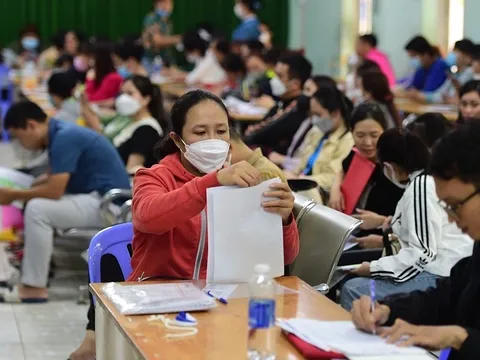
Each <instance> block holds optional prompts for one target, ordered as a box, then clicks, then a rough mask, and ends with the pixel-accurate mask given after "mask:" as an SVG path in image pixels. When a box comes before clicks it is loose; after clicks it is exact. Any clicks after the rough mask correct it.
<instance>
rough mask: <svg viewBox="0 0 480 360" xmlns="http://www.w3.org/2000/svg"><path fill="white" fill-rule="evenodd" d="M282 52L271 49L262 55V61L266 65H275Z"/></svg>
mask: <svg viewBox="0 0 480 360" xmlns="http://www.w3.org/2000/svg"><path fill="white" fill-rule="evenodd" d="M282 55H283V50H282V49H278V48H273V49H270V50H268V51H267V52H266V53H265V54H263V61H265V63H266V64H268V65H275V64H276V63H277V62H278V60H279V59H280V58H281V57H282Z"/></svg>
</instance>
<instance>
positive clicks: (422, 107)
mask: <svg viewBox="0 0 480 360" xmlns="http://www.w3.org/2000/svg"><path fill="white" fill-rule="evenodd" d="M395 105H396V106H397V109H398V110H399V111H402V112H404V113H407V114H416V115H422V114H425V113H428V112H438V113H440V114H442V115H443V116H445V118H446V119H447V120H449V121H457V118H458V110H456V108H455V107H451V106H448V107H449V108H450V109H445V110H442V111H438V110H436V109H435V106H440V107H445V106H447V105H444V104H420V103H417V102H415V101H412V100H410V99H405V98H399V99H396V100H395Z"/></svg>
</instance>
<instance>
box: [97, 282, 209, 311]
mask: <svg viewBox="0 0 480 360" xmlns="http://www.w3.org/2000/svg"><path fill="white" fill-rule="evenodd" d="M102 290H103V292H104V293H105V295H107V297H108V298H109V299H110V300H111V301H112V302H113V303H114V304H115V306H116V307H117V309H118V311H120V312H121V313H122V314H124V315H140V314H162V313H172V312H179V311H200V310H208V309H212V308H214V307H215V306H216V303H215V299H213V298H212V297H210V296H208V295H206V294H204V293H203V292H202V290H200V289H199V288H197V287H196V286H195V285H194V284H193V283H168V284H146V285H119V284H115V283H108V284H106V285H104V286H103V287H102Z"/></svg>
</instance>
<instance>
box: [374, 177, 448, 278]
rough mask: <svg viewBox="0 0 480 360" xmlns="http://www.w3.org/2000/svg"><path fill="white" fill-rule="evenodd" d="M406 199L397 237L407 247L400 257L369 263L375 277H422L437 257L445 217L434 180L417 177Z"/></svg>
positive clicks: (408, 190)
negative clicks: (439, 203)
mask: <svg viewBox="0 0 480 360" xmlns="http://www.w3.org/2000/svg"><path fill="white" fill-rule="evenodd" d="M404 196H405V197H406V198H405V199H404V200H405V201H404V202H403V204H402V205H403V209H402V214H401V218H400V230H399V231H398V230H397V232H398V234H396V235H397V236H399V237H400V238H401V240H402V242H403V244H404V245H405V246H402V249H401V250H400V251H399V253H398V254H397V255H393V256H387V257H383V258H381V259H379V260H378V261H373V262H372V263H371V264H370V273H371V276H372V277H379V278H388V279H391V280H393V281H395V282H400V283H401V282H405V281H408V280H410V279H412V278H414V277H415V276H417V275H418V274H420V273H421V272H422V271H423V270H424V269H425V266H427V264H428V263H430V262H431V261H432V260H434V259H435V257H436V254H437V243H438V239H440V237H441V235H442V225H443V218H442V213H441V211H440V210H441V209H440V208H439V206H438V203H437V197H436V194H435V185H434V183H433V180H432V179H431V178H429V177H428V176H426V175H420V176H418V177H417V178H415V180H414V181H413V182H412V184H410V186H409V187H408V189H407V191H406V192H405V194H404Z"/></svg>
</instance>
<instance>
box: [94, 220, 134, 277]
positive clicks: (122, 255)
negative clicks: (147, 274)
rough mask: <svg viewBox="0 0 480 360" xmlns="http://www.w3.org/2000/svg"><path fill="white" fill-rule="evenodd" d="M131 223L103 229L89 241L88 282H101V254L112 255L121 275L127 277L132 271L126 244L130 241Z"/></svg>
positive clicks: (131, 236) (131, 233)
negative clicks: (120, 270)
mask: <svg viewBox="0 0 480 360" xmlns="http://www.w3.org/2000/svg"><path fill="white" fill-rule="evenodd" d="M132 239H133V225H132V223H131V222H129V223H124V224H118V225H114V226H111V227H109V228H106V229H103V230H102V231H100V232H99V233H98V234H97V235H95V236H94V237H93V238H92V240H91V241H90V246H89V248H88V272H89V275H90V282H92V283H100V282H102V280H101V279H102V278H101V274H100V269H101V266H100V264H101V260H102V256H103V255H106V254H111V255H113V256H114V257H115V258H116V259H117V261H118V264H119V265H120V268H121V269H122V273H123V277H124V278H125V279H127V278H128V277H129V276H130V274H131V273H132V265H131V264H130V259H131V256H130V252H129V251H128V245H129V244H131V243H132Z"/></svg>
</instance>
